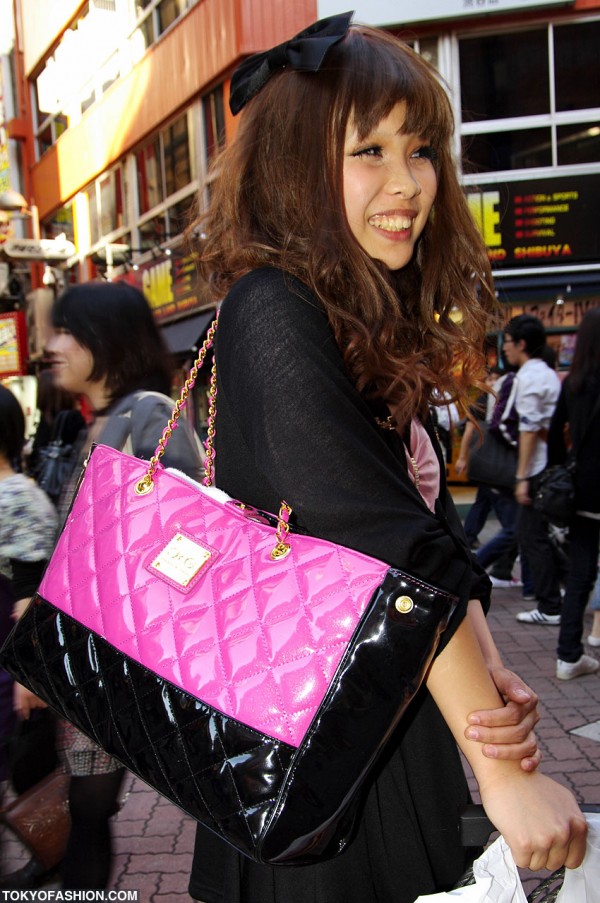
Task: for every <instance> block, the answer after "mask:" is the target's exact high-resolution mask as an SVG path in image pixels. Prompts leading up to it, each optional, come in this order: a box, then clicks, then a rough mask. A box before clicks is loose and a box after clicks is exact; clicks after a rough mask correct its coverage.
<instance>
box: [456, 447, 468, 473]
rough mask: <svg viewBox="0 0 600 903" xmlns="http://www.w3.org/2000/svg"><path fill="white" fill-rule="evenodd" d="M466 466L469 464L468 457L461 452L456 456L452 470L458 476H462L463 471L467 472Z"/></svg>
mask: <svg viewBox="0 0 600 903" xmlns="http://www.w3.org/2000/svg"><path fill="white" fill-rule="evenodd" d="M468 466H469V459H468V457H467V455H463V454H462V452H461V454H460V455H459V456H458V458H457V459H456V461H455V462H454V470H455V471H456V473H457V474H458V475H459V477H460V476H462V474H463V473H466V472H467V467H468Z"/></svg>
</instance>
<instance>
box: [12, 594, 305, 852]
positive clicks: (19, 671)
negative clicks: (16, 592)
mask: <svg viewBox="0 0 600 903" xmlns="http://www.w3.org/2000/svg"><path fill="white" fill-rule="evenodd" d="M5 652H6V659H8V660H5V666H6V667H7V669H8V670H10V671H11V673H13V674H14V676H15V677H17V678H18V679H20V680H21V681H22V682H24V681H23V678H22V675H23V674H28V675H29V680H28V681H27V685H28V686H29V688H30V689H31V690H32V691H33V692H34V693H36V694H37V695H39V696H40V697H42V698H43V699H45V700H46V701H47V702H48V703H49V704H50V705H51V706H52V707H53V708H54V709H56V710H57V711H58V712H59V713H60V714H62V715H63V716H64V717H66V718H67V719H68V720H69V721H72V722H73V723H74V724H76V725H77V726H78V727H79V728H80V729H81V730H82V731H83V732H84V733H86V734H87V735H88V736H90V737H92V738H93V739H94V740H96V742H97V743H98V744H99V745H100V746H101V747H102V748H103V749H106V750H108V751H109V752H110V753H111V755H114V756H115V758H117V759H118V760H119V761H120V762H122V763H123V765H125V766H126V767H127V768H128V769H129V770H130V771H132V772H134V773H135V774H137V775H139V776H140V777H141V778H142V779H143V780H145V781H147V782H148V783H150V784H151V785H152V786H154V787H156V788H157V789H159V790H160V791H161V793H163V795H164V796H166V797H167V798H168V799H170V800H172V802H174V803H175V804H176V805H178V806H180V807H181V808H182V809H184V810H185V811H186V812H187V813H188V814H189V815H191V816H192V817H193V818H195V819H197V820H199V821H201V822H203V823H204V824H206V825H207V826H208V827H210V828H212V829H213V830H214V831H216V832H217V833H218V834H221V835H225V834H226V835H228V839H230V840H231V841H233V842H235V843H236V845H237V846H239V848H240V849H242V850H243V851H244V852H247V853H248V855H251V856H253V855H254V856H255V855H256V849H255V840H256V838H258V837H260V835H261V832H262V829H263V826H264V823H265V820H266V819H267V818H268V816H269V813H270V810H271V808H272V803H273V800H274V797H275V796H276V795H277V792H278V790H279V788H280V786H281V783H282V780H283V777H284V775H285V773H286V771H287V768H288V766H289V763H290V761H291V758H292V756H293V755H294V753H295V752H296V751H295V750H294V749H293V748H292V747H289V746H287V744H284V743H282V742H281V741H279V740H272V739H271V738H268V737H264V736H263V735H262V734H259V733H258V732H256V731H254V730H252V729H251V728H248V727H246V725H243V724H240V723H239V722H235V721H233V719H230V718H228V717H226V716H224V715H222V714H221V713H219V712H216V711H215V710H214V709H211V708H210V707H209V706H207V705H205V704H203V703H202V702H199V701H198V700H195V699H194V698H193V697H191V696H189V695H188V694H187V693H185V692H184V691H182V690H180V689H179V688H176V687H174V686H172V685H170V684H168V683H166V682H165V681H164V680H162V679H159V678H157V677H156V676H155V675H153V674H152V673H151V672H149V671H147V670H146V669H144V668H142V667H140V666H139V665H137V664H136V663H135V662H132V661H131V660H129V659H127V658H126V657H125V656H123V655H122V654H121V653H119V652H117V651H116V650H115V649H114V648H113V647H112V646H110V645H108V643H106V642H105V641H104V640H102V639H101V638H100V637H98V636H95V635H91V634H89V632H88V631H87V630H86V629H85V628H82V627H81V626H80V625H79V624H77V622H76V621H74V620H72V619H71V618H70V617H69V616H68V615H64V614H62V613H60V612H57V611H56V609H54V608H53V607H52V606H50V605H48V604H47V603H46V602H44V600H42V599H41V598H40V597H39V596H37V597H35V602H34V603H33V604H32V605H31V606H30V608H29V609H28V611H27V613H26V614H25V615H24V616H23V618H22V619H21V621H20V622H19V625H18V629H16V630H15V631H13V633H12V634H11V636H10V637H9V640H8V642H7V647H6V649H5ZM96 701H101V704H100V705H98V706H95V702H96ZM106 701H108V707H107V705H106Z"/></svg>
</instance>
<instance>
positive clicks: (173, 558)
mask: <svg viewBox="0 0 600 903" xmlns="http://www.w3.org/2000/svg"><path fill="white" fill-rule="evenodd" d="M211 557H212V552H211V551H210V550H209V549H205V548H204V547H203V546H201V545H198V543H196V542H193V541H192V540H191V539H189V538H188V537H187V536H184V535H183V534H182V533H176V534H175V536H174V537H173V539H171V541H170V542H168V543H167V545H166V546H165V547H164V549H163V550H162V552H161V553H160V554H159V555H158V556H157V557H156V558H155V559H154V561H153V562H152V564H151V565H150V567H151V568H153V569H154V570H155V571H158V573H159V574H162V575H163V576H164V577H167V578H168V579H169V580H172V581H173V583H177V584H178V585H179V586H187V585H188V584H189V583H190V582H191V581H192V580H193V579H194V577H195V576H196V574H197V573H198V571H200V570H201V568H203V567H204V565H205V564H206V563H207V562H208V561H210V558H211Z"/></svg>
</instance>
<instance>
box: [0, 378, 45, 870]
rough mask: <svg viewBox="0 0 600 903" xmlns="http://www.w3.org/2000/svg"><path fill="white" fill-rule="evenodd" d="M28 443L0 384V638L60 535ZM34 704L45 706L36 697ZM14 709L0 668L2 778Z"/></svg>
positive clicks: (17, 409)
mask: <svg viewBox="0 0 600 903" xmlns="http://www.w3.org/2000/svg"><path fill="white" fill-rule="evenodd" d="M24 443H25V416H24V414H23V409H22V408H21V405H20V403H19V401H18V400H17V399H16V397H15V396H14V395H13V393H12V392H11V391H10V390H9V389H7V388H6V387H5V386H3V385H1V384H0V643H2V642H4V640H5V639H6V637H7V635H8V633H9V631H10V628H11V627H12V624H13V620H12V618H13V614H14V609H15V606H16V607H17V610H18V611H20V610H22V608H23V607H24V606H25V605H27V604H28V603H29V600H30V598H31V596H32V595H33V593H34V592H35V590H36V589H37V586H38V583H39V582H40V579H41V577H42V572H43V570H44V567H45V566H46V562H47V560H48V558H49V557H50V554H51V552H52V549H53V547H54V541H55V538H56V525H57V515H56V510H55V508H54V506H53V505H52V503H51V502H50V500H49V499H48V497H47V496H46V494H45V493H44V492H42V490H41V489H40V488H39V486H37V485H36V484H35V482H34V481H33V480H32V479H31V478H30V477H28V476H25V474H23V473H22V452H23V445H24ZM33 705H35V706H38V705H39V706H40V707H45V703H43V702H41V700H37V699H34V701H33ZM14 714H15V706H14V704H13V680H12V678H11V677H10V676H9V675H8V674H7V673H6V671H4V670H2V669H0V781H6V780H7V779H8V777H9V774H8V761H7V756H6V753H7V749H6V743H7V741H8V738H9V737H10V734H11V732H12V730H13V728H14ZM16 714H17V715H18V716H19V717H27V716H28V714H29V709H26V710H22V709H21V708H20V707H19V703H18V701H17V711H16ZM38 871H39V869H38ZM41 871H42V872H43V871H44V870H43V869H41ZM4 886H5V887H10V886H11V885H10V884H9V885H6V884H5V885H4ZM16 886H19V885H16ZM31 886H35V884H33V885H31Z"/></svg>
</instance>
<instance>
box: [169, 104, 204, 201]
mask: <svg viewBox="0 0 600 903" xmlns="http://www.w3.org/2000/svg"><path fill="white" fill-rule="evenodd" d="M163 147H164V157H165V187H166V193H167V197H168V196H169V195H171V194H175V192H176V191H179V189H180V188H185V186H186V185H189V183H190V182H191V181H193V179H195V178H196V173H195V159H196V155H195V154H194V153H193V147H192V146H191V142H190V134H189V129H188V116H187V115H185V116H182V117H181V118H180V119H178V120H177V121H176V122H174V123H173V125H171V126H169V128H167V129H165V131H164V133H163Z"/></svg>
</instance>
